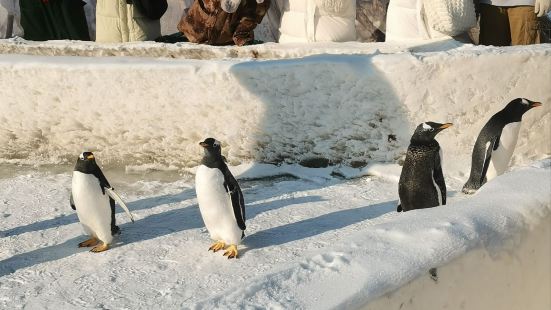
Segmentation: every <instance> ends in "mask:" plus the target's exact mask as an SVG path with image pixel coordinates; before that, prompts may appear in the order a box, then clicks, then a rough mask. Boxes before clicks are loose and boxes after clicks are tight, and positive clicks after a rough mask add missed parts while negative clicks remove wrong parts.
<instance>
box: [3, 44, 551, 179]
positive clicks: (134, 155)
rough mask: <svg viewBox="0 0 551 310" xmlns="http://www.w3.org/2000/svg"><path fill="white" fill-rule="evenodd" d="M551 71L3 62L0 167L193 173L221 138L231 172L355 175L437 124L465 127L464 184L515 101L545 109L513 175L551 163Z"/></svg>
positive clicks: (523, 52)
mask: <svg viewBox="0 0 551 310" xmlns="http://www.w3.org/2000/svg"><path fill="white" fill-rule="evenodd" d="M354 44H357V43H354ZM365 45H367V46H369V44H365ZM280 48H281V49H284V48H285V46H283V47H280ZM339 48H341V49H342V48H346V46H345V45H343V46H341V47H339ZM214 50H216V48H214ZM295 52H296V50H295ZM326 53H335V50H331V49H327V50H326ZM549 67H551V45H539V46H532V47H512V48H483V47H472V46H463V47H459V48H452V49H450V50H447V51H445V50H442V51H439V52H430V53H427V52H396V53H386V54H385V53H380V52H377V51H375V52H372V53H369V52H365V53H364V54H360V55H343V54H340V55H327V54H325V55H318V56H309V57H304V58H297V59H274V60H269V61H259V60H255V59H246V58H240V59H232V60H208V61H207V60H186V59H157V58H130V57H106V58H102V57H98V58H89V57H45V56H21V55H0V92H1V97H0V162H18V163H33V164H34V163H59V162H64V161H67V160H69V161H71V162H72V161H73V158H74V157H75V154H78V153H79V152H81V151H82V150H83V149H91V150H93V151H96V152H97V153H98V154H97V155H98V158H100V159H101V161H102V162H103V163H104V164H138V165H140V164H144V165H145V164H152V163H153V164H156V165H158V166H164V167H167V166H171V167H189V166H193V165H196V164H197V162H198V160H199V158H200V156H201V151H200V148H199V147H198V146H197V142H198V141H200V140H202V139H204V138H205V137H207V136H214V137H216V138H218V139H219V140H221V141H222V142H223V152H224V154H225V155H226V156H227V158H228V160H229V162H230V164H238V163H242V162H250V161H262V162H274V163H280V162H299V161H302V160H307V159H311V158H324V159H326V160H328V161H329V162H330V163H332V164H340V163H343V164H347V165H353V166H355V165H361V164H363V163H366V162H367V163H369V162H377V161H378V162H396V161H397V160H399V158H400V157H401V156H402V155H403V154H404V152H405V149H406V147H407V145H408V143H409V138H410V135H411V131H412V130H413V128H414V127H415V126H416V125H417V124H418V123H419V122H422V121H428V120H431V121H440V122H445V121H449V122H453V123H454V124H455V126H454V127H452V128H450V129H448V130H446V131H444V132H442V133H441V134H440V135H439V136H438V140H439V141H440V144H441V145H442V146H443V148H444V156H445V162H444V168H445V169H446V170H447V172H448V173H451V172H457V173H458V176H460V177H462V176H463V174H464V173H466V172H468V169H469V163H468V162H469V158H470V152H471V148H472V144H473V143H474V140H475V139H476V135H477V134H478V131H479V130H480V128H481V127H482V126H483V124H484V123H485V122H486V121H487V119H488V118H489V117H490V116H491V115H492V114H494V113H495V112H497V111H498V110H500V109H501V108H502V107H503V106H504V105H505V104H506V103H507V102H509V101H510V100H511V99H514V98H516V97H526V98H529V99H533V100H538V101H541V102H543V103H544V106H543V107H541V108H537V109H534V110H532V111H529V112H528V113H527V114H526V115H525V118H524V122H523V127H522V129H521V134H520V135H521V137H520V139H519V142H518V145H517V150H516V152H515V156H514V159H513V161H514V163H523V162H527V161H530V160H534V159H539V158H543V157H545V156H547V155H549V154H550V153H551V145H550V143H551V130H550V128H551V117H550V114H551V113H550V112H551V91H549V85H551V71H549V70H546V69H544V68H549Z"/></svg>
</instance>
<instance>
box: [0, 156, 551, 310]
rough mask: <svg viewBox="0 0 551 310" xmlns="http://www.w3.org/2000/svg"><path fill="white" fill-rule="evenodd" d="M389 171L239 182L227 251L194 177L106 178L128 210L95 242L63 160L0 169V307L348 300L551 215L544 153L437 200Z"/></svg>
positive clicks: (498, 245) (311, 304) (549, 166)
mask: <svg viewBox="0 0 551 310" xmlns="http://www.w3.org/2000/svg"><path fill="white" fill-rule="evenodd" d="M234 172H235V173H236V174H238V173H237V171H234ZM106 174H107V177H108V178H111V175H110V173H109V172H107V173H106ZM272 174H277V172H276V171H273V172H272ZM396 178H397V175H393V176H390V175H388V176H386V177H385V178H379V177H368V178H361V179H355V180H352V181H343V180H338V179H335V178H327V179H325V180H317V181H311V180H302V179H289V178H276V179H263V180H256V181H255V180H250V181H247V180H241V184H242V187H243V190H244V195H245V197H246V201H247V203H248V210H247V212H248V213H247V214H248V222H247V226H248V229H247V237H246V238H245V239H244V240H243V244H242V246H241V248H240V249H241V250H240V258H239V259H237V260H234V261H228V260H227V259H226V258H224V257H223V256H222V255H221V254H219V253H217V254H213V253H211V252H207V248H208V247H209V246H210V244H211V240H210V239H209V237H208V233H207V231H206V230H205V229H204V228H203V223H202V220H201V216H200V214H199V210H198V208H197V202H196V198H195V190H194V188H193V185H192V177H189V178H183V179H182V180H180V181H176V182H169V183H163V182H159V181H151V180H143V181H138V182H132V183H121V182H120V181H119V182H118V183H116V184H114V186H116V187H117V188H118V190H119V191H120V192H121V193H124V196H125V197H124V198H125V199H126V201H127V202H128V206H129V208H130V209H131V210H132V212H133V213H134V215H135V216H136V222H135V223H134V224H132V223H129V222H128V219H127V218H126V216H124V214H122V210H120V209H119V210H118V212H119V213H118V214H117V221H118V223H119V225H120V226H121V229H122V234H121V236H120V237H119V238H118V240H117V241H116V242H115V245H114V247H113V248H112V249H110V250H109V251H106V252H104V253H100V254H93V253H90V252H88V251H86V250H84V249H78V248H77V244H78V242H80V241H82V240H84V239H85V238H86V237H85V236H82V235H80V230H81V229H80V225H79V224H78V220H77V217H76V215H75V213H74V211H72V210H71V209H70V208H69V205H68V196H69V195H68V194H69V187H70V182H71V178H70V173H69V172H66V173H63V174H51V173H47V174H44V173H31V174H20V175H17V176H15V177H10V178H6V179H1V180H0V197H2V198H1V199H0V204H2V208H1V209H0V216H1V217H2V222H1V224H0V235H1V236H2V238H1V239H0V249H1V251H0V289H1V290H2V291H3V292H4V293H3V294H2V295H1V298H0V308H3V309H19V308H37V307H38V308H57V309H59V308H84V307H93V308H109V309H112V308H125V309H148V308H151V307H158V308H163V309H165V308H179V309H181V308H193V309H213V308H216V309H222V308H223V309H229V308H258V307H262V308H268V309H298V308H302V309H342V308H357V307H360V306H362V305H364V304H366V303H367V302H369V301H370V300H374V299H375V298H377V297H378V296H380V295H382V294H384V293H386V292H389V291H392V290H394V289H397V288H398V287H400V286H401V285H403V284H405V283H407V282H409V281H411V280H413V279H415V278H416V277H418V276H420V275H422V274H425V273H426V272H427V270H428V269H430V268H432V267H439V266H443V265H445V264H446V263H448V262H450V261H451V260H453V259H455V258H456V257H459V256H461V255H462V254H464V253H466V252H468V251H470V250H473V249H480V248H482V249H484V250H485V251H488V252H489V253H490V254H491V255H497V254H498V253H500V252H501V251H502V250H504V249H509V248H511V247H515V246H516V245H517V244H518V242H519V240H520V237H521V236H522V232H523V231H524V230H526V229H530V228H531V227H535V226H537V225H538V223H539V222H540V221H541V219H543V218H546V217H547V218H548V216H549V215H550V214H551V197H550V188H551V160H550V159H548V160H545V161H542V162H539V163H536V164H534V165H532V166H530V167H525V168H520V169H516V170H514V171H513V172H510V173H508V174H505V175H502V176H500V177H498V178H496V179H494V180H493V181H492V182H489V183H487V184H486V185H485V186H484V187H483V188H482V189H481V190H480V191H479V192H478V193H477V194H476V195H475V196H464V195H462V194H460V193H459V189H460V188H461V185H462V184H461V183H458V182H455V181H454V180H453V179H452V180H450V182H449V186H450V194H451V195H450V196H451V197H450V204H449V205H447V206H443V207H437V208H432V209H425V210H416V211H410V212H406V213H396V212H394V210H395V207H396V196H397V193H396V188H397V183H396V182H395V181H388V180H389V179H396ZM112 183H114V181H112ZM29 193H32V194H31V195H29ZM343 288H346V289H343Z"/></svg>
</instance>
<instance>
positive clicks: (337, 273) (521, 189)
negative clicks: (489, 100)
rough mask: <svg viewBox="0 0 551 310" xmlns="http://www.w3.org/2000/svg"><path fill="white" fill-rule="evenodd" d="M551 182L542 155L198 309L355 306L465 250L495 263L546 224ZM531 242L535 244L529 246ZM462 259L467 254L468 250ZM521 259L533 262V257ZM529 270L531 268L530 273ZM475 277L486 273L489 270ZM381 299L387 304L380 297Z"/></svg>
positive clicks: (550, 211) (547, 163)
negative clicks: (471, 192)
mask: <svg viewBox="0 0 551 310" xmlns="http://www.w3.org/2000/svg"><path fill="white" fill-rule="evenodd" d="M550 189H551V161H549V160H547V161H544V162H542V163H539V164H538V165H536V167H528V168H523V169H519V170H517V171H514V172H511V173H509V174H506V175H503V176H501V177H498V178H496V179H495V180H493V181H492V182H490V183H488V184H486V185H485V186H484V187H483V188H482V189H481V190H480V191H479V192H478V193H477V194H476V195H475V196H473V197H472V198H470V199H465V200H462V201H459V202H454V203H451V204H449V205H447V206H444V207H438V208H432V209H425V210H415V211H410V212H406V213H403V214H400V215H399V216H398V217H395V218H394V219H393V220H392V221H390V222H387V223H380V224H376V225H373V226H370V227H367V228H365V229H363V230H362V231H361V232H359V233H357V234H355V235H352V236H350V237H348V238H346V239H342V240H340V241H339V242H338V243H333V244H331V245H329V246H328V247H327V248H326V249H325V251H322V252H321V253H317V254H315V255H313V256H311V257H308V258H306V259H304V260H302V261H301V262H299V263H298V264H296V265H294V266H293V267H291V268H286V269H283V270H279V271H277V272H274V273H272V274H271V275H268V276H266V275H264V276H262V277H259V278H257V279H255V280H250V281H248V283H247V284H246V285H244V286H243V287H241V288H238V289H235V288H234V289H232V290H228V291H225V292H222V293H220V294H219V295H218V296H215V297H211V298H209V299H208V300H206V301H204V302H203V303H199V304H198V305H197V307H196V308H197V309H200V308H203V307H204V308H228V307H235V306H236V305H237V306H239V307H241V308H247V307H254V306H257V305H263V307H265V308H272V309H276V308H283V309H299V308H300V309H354V308H358V307H361V306H362V305H365V304H366V303H368V302H370V301H373V300H375V299H376V298H377V297H379V296H381V295H383V294H384V293H387V292H390V291H394V290H396V289H397V288H399V287H401V286H402V285H404V284H406V283H408V282H410V281H412V280H414V279H416V278H418V277H420V276H422V275H426V274H427V273H428V271H429V269H431V268H434V267H440V266H445V265H447V264H448V263H449V262H451V261H453V260H454V259H456V258H459V257H461V256H462V255H464V254H465V253H470V255H480V253H484V254H485V255H489V256H490V258H491V259H486V261H485V262H484V263H486V264H488V266H491V267H492V266H493V267H496V264H494V263H492V262H488V260H490V261H491V260H493V259H494V258H495V259H496V260H498V257H500V256H507V257H508V258H507V259H509V260H511V259H514V258H511V256H510V255H511V253H513V252H511V251H513V250H515V249H516V248H517V247H518V246H519V244H521V243H522V242H521V241H523V240H524V239H522V236H523V233H526V232H527V231H530V230H534V229H536V228H537V229H540V228H541V229H543V231H544V232H545V231H549V224H550V222H549V221H547V220H548V219H550V218H551V194H550V193H551V192H550ZM540 224H541V225H543V226H540ZM525 236H529V237H533V236H531V235H525ZM536 240H539V241H541V242H542V244H541V245H538V246H542V247H543V248H542V249H538V253H541V255H544V258H542V260H541V261H540V263H541V266H543V267H544V268H545V269H543V270H538V271H537V272H541V273H542V274H541V276H542V277H543V279H542V280H541V281H542V282H545V279H546V277H547V278H549V277H551V274H549V271H550V266H549V252H545V249H546V248H549V244H547V245H545V244H544V243H543V242H546V241H547V240H549V238H540V239H536ZM530 246H532V247H533V244H528V245H527V247H530ZM520 249H523V248H520ZM545 256H546V257H545ZM513 257H514V256H513ZM524 258H526V256H524ZM464 259H466V260H471V261H472V257H468V256H467V257H466V258H464ZM477 263H478V262H477ZM497 264H499V262H497ZM525 264H530V261H526V262H525ZM497 266H499V265H497ZM496 268H499V267H496ZM443 270H444V271H443V272H442V273H441V277H442V278H443V279H446V277H449V278H448V279H447V281H448V283H449V282H451V281H454V279H458V280H457V281H462V279H461V278H462V271H460V272H458V273H456V274H453V275H449V274H447V270H449V268H444V269H443ZM491 271H492V270H486V271H485V272H488V273H490V272H491ZM546 271H547V274H544V273H545V272H546ZM534 272H535V271H534V270H531V271H530V274H534ZM512 274H515V275H517V276H518V274H519V272H518V271H515V270H508V275H512ZM478 276H479V277H481V278H484V277H486V276H487V275H486V274H485V273H482V274H478ZM503 276H504V275H502V277H503ZM536 282H538V281H536ZM444 283H445V282H444ZM545 285H548V283H547V284H545ZM545 288H546V286H543V287H541V288H538V291H536V292H531V293H534V294H539V295H538V296H536V297H537V298H538V299H537V300H542V301H544V302H545V300H546V296H545V294H547V293H546V292H545V291H544V289H545ZM485 289H486V288H485ZM434 292H435V293H436V292H437V291H436V290H435V291H434ZM447 293H448V294H453V292H447ZM478 293H480V292H478ZM425 294H426V295H427V296H426V298H427V299H430V300H433V299H436V300H439V298H437V297H435V296H434V295H433V294H430V293H425ZM541 294H543V296H541ZM399 297H402V296H399ZM523 297H526V296H523ZM391 299H392V297H391ZM458 299H459V298H458ZM400 300H401V299H400V298H398V301H400ZM482 300H484V299H483V298H482ZM378 302H379V301H378ZM394 302H396V300H394ZM453 302H454V300H450V304H449V305H451V306H453V307H452V308H454V309H455V308H459V306H460V305H459V304H453ZM496 303H498V302H496ZM386 305H388V303H387V304H386ZM397 305H398V306H400V303H398V304H397ZM494 305H495V304H494ZM523 305H525V304H523ZM368 306H369V304H368ZM380 306H382V307H381V309H389V308H385V307H384V306H385V304H384V303H381V302H379V304H378V307H380ZM490 308H495V307H493V306H492V307H490ZM544 308H545V307H544ZM544 308H542V309H544ZM369 309H371V308H369ZM374 309H379V308H377V307H376V308H374ZM420 309H426V308H422V307H421V308H420Z"/></svg>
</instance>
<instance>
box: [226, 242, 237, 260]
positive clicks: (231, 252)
mask: <svg viewBox="0 0 551 310" xmlns="http://www.w3.org/2000/svg"><path fill="white" fill-rule="evenodd" d="M237 254H238V253H237V245H235V244H232V245H230V247H229V248H228V249H227V250H226V252H224V256H227V257H228V259H230V258H237Z"/></svg>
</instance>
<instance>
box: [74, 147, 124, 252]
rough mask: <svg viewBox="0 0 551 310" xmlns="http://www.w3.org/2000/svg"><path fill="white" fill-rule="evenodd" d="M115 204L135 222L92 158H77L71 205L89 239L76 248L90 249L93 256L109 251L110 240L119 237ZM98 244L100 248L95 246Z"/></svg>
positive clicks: (89, 156) (90, 156) (81, 156)
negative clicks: (93, 253)
mask: <svg viewBox="0 0 551 310" xmlns="http://www.w3.org/2000/svg"><path fill="white" fill-rule="evenodd" d="M115 200H117V202H119V204H120V205H121V207H123V208H124V209H125V211H126V212H127V213H128V214H129V216H130V218H131V219H132V221H134V219H133V218H132V215H131V214H130V212H129V211H128V208H127V207H126V205H125V204H124V202H122V200H121V199H120V197H119V196H118V195H117V194H116V193H115V192H114V190H113V188H112V187H111V185H110V184H109V181H107V178H105V176H104V175H103V172H102V171H101V169H100V168H99V166H98V165H97V164H96V160H95V157H94V154H92V153H91V152H84V153H82V154H80V156H79V158H78V159H77V163H76V165H75V169H74V170H73V182H72V190H71V199H70V204H71V208H73V210H76V211H77V215H78V219H79V221H80V223H81V224H82V227H83V229H84V231H85V232H86V233H87V234H88V235H90V237H91V238H90V239H88V240H86V241H83V242H81V243H79V244H78V246H79V247H93V248H92V250H91V251H92V252H103V251H105V250H107V249H109V244H111V241H112V240H113V236H115V235H117V234H119V233H120V229H119V227H118V226H117V225H116V223H115ZM100 241H101V242H102V244H100V245H98V243H99V242H100Z"/></svg>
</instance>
